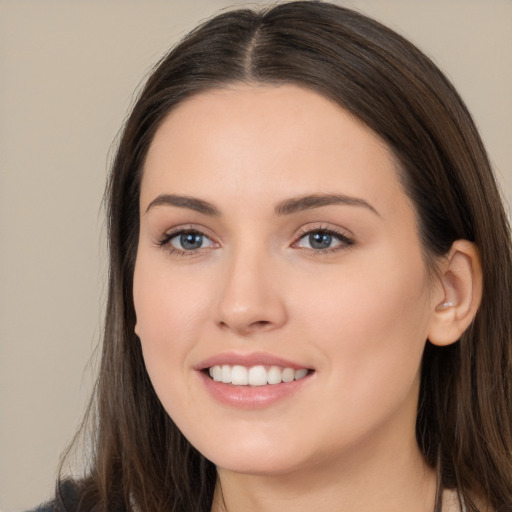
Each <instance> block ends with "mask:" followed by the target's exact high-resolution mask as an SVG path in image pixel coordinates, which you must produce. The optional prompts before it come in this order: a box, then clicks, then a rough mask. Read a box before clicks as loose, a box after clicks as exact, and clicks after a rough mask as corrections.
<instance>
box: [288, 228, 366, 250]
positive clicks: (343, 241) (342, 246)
mask: <svg viewBox="0 0 512 512" xmlns="http://www.w3.org/2000/svg"><path fill="white" fill-rule="evenodd" d="M313 233H325V234H328V235H331V236H333V237H335V238H337V239H338V241H339V242H340V243H339V244H337V245H336V246H334V247H328V248H325V249H315V248H312V247H311V248H310V247H300V246H299V245H298V244H299V242H300V241H301V240H303V239H304V238H305V237H306V236H309V235H311V234H313ZM355 243H356V240H355V237H354V235H353V234H352V233H351V232H350V231H349V230H347V229H346V228H341V227H338V226H332V225H330V224H329V225H327V224H325V223H319V224H307V225H305V226H302V227H301V228H300V229H299V230H298V232H297V233H296V235H295V241H294V242H293V244H292V247H296V248H299V249H303V250H305V251H309V252H311V253H316V254H326V253H333V252H337V251H342V250H346V249H348V248H350V247H351V246H353V245H354V244H355Z"/></svg>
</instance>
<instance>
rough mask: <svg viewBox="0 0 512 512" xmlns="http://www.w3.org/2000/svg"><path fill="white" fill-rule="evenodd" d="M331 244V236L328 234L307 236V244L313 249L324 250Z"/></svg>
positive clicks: (319, 233) (320, 233) (318, 233)
mask: <svg viewBox="0 0 512 512" xmlns="http://www.w3.org/2000/svg"><path fill="white" fill-rule="evenodd" d="M331 243H332V236H331V235H329V233H322V232H321V231H320V232H317V233H312V234H311V235H309V244H310V246H311V247H312V248H313V249H326V248H328V247H330V245H331Z"/></svg>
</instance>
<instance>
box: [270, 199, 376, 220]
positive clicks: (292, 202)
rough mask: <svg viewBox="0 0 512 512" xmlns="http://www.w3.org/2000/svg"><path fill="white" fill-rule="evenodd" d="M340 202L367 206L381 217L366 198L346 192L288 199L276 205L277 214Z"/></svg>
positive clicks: (287, 213) (286, 213) (288, 213)
mask: <svg viewBox="0 0 512 512" xmlns="http://www.w3.org/2000/svg"><path fill="white" fill-rule="evenodd" d="M338 204H341V205H347V206H360V207H363V208H367V209H368V210H370V211H371V212H373V213H375V214H376V215H378V216H379V217H380V214H379V212H378V211H377V210H376V209H375V208H374V207H373V206H372V205H371V204H370V203H368V202H366V201H365V200H364V199H360V198H358V197H351V196H346V195H344V194H313V195H307V196H302V197H297V198H292V199H286V200H285V201H282V202H280V203H279V204H278V205H277V206H276V208H275V213H276V215H290V214H292V213H297V212H300V211H303V210H311V209H313V208H321V207H322V206H330V205H338Z"/></svg>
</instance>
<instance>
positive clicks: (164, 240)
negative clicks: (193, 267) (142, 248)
mask: <svg viewBox="0 0 512 512" xmlns="http://www.w3.org/2000/svg"><path fill="white" fill-rule="evenodd" d="M208 232H209V230H208V229H206V228H204V227H203V226H198V225H196V224H183V225H179V226H175V227H173V228H170V229H168V230H166V231H165V232H164V233H163V234H162V235H160V236H159V238H158V239H157V240H156V241H155V244H156V245H158V246H159V247H161V248H163V249H165V250H167V251H168V252H170V253H171V254H176V255H178V256H194V255H197V254H199V253H200V252H203V251H205V250H209V249H212V248H216V247H219V246H220V244H219V242H217V241H216V239H215V237H214V236H212V235H210V234H209V233H208ZM184 233H196V234H198V235H201V236H202V237H204V238H207V239H208V240H210V241H211V242H212V245H211V246H210V247H200V248H198V249H191V250H182V249H178V248H176V247H174V246H172V245H171V240H173V239H174V238H176V237H177V236H179V235H181V234H184Z"/></svg>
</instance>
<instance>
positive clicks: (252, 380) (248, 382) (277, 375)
mask: <svg viewBox="0 0 512 512" xmlns="http://www.w3.org/2000/svg"><path fill="white" fill-rule="evenodd" d="M311 371H312V370H308V369H306V368H300V369H298V370H295V369H293V368H285V367H280V366H263V365H256V366H250V367H246V366H241V365H229V364H223V365H214V366H211V367H210V368H207V369H206V373H207V374H208V375H209V376H210V378H211V379H212V380H214V381H215V382H221V383H223V384H231V385H233V386H266V385H267V384H270V385H275V384H281V383H288V382H293V381H294V380H300V379H303V378H304V377H306V375H308V374H309V373H310V372H311Z"/></svg>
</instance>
